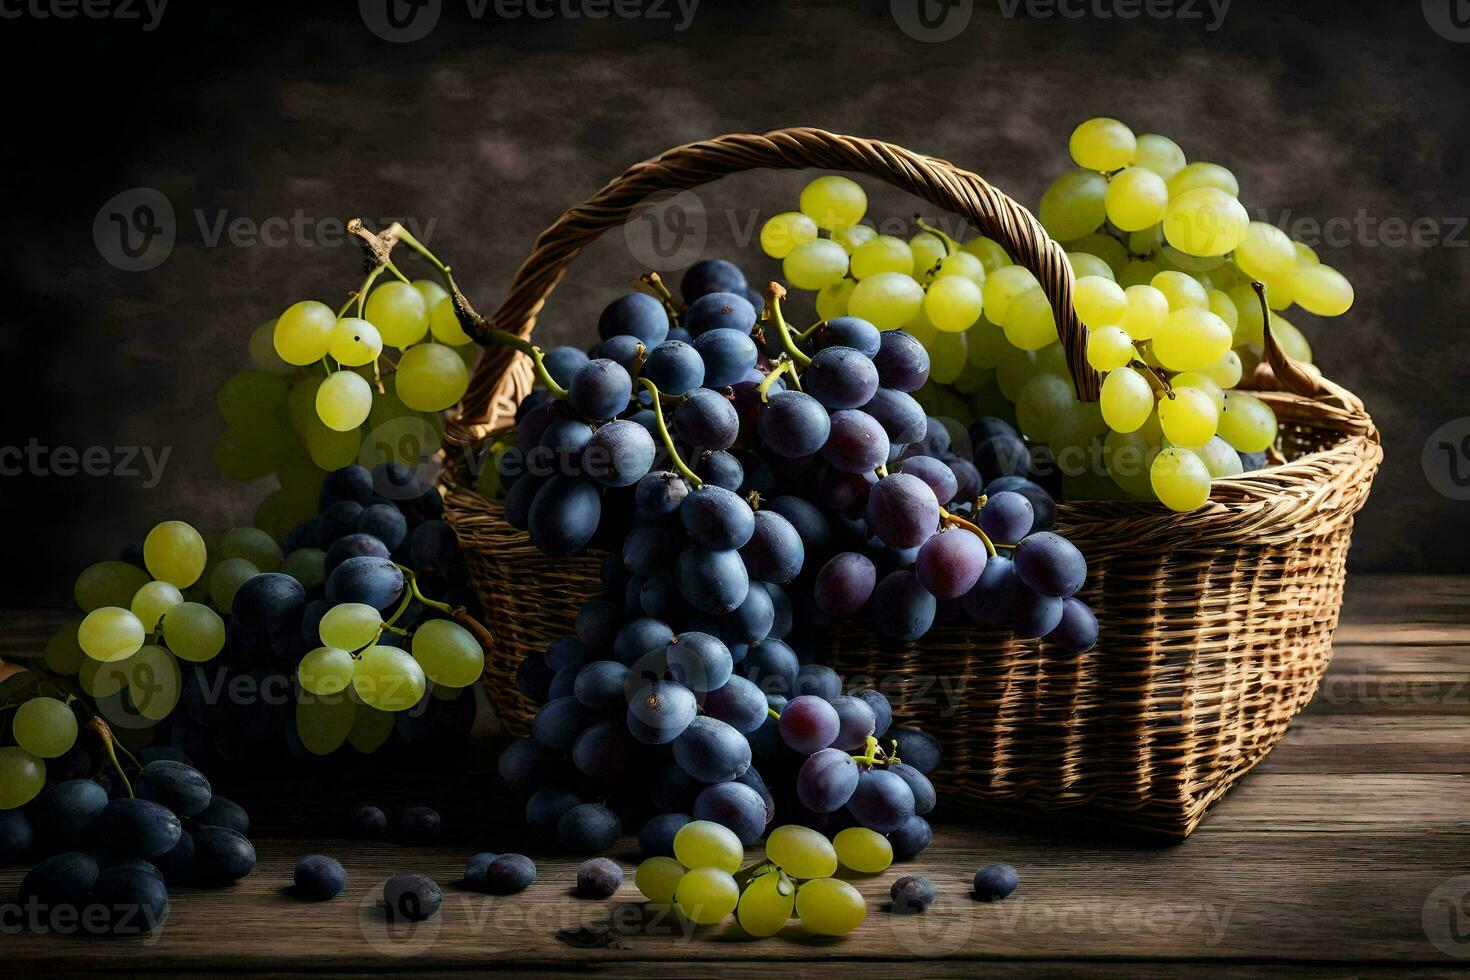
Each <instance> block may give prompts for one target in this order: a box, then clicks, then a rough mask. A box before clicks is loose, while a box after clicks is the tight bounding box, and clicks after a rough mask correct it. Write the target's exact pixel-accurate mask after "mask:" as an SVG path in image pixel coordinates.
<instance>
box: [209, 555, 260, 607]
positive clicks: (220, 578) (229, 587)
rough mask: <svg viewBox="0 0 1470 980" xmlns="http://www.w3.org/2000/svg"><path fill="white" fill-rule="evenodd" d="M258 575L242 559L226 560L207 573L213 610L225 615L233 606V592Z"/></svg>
mask: <svg viewBox="0 0 1470 980" xmlns="http://www.w3.org/2000/svg"><path fill="white" fill-rule="evenodd" d="M259 574H260V569H258V568H256V567H255V566H254V565H252V564H251V563H250V562H248V561H246V560H245V559H244V558H226V559H225V560H224V561H222V562H220V563H219V564H218V565H216V566H214V571H212V572H210V573H209V599H210V603H211V604H212V605H213V606H214V608H215V609H217V610H219V611H220V612H221V613H227V612H229V611H230V609H231V607H233V606H234V604H235V592H236V591H238V590H239V588H240V586H242V585H244V584H245V582H246V580H248V579H251V578H254V577H255V576H257V575H259Z"/></svg>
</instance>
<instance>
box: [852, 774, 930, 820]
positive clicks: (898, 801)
mask: <svg viewBox="0 0 1470 980" xmlns="http://www.w3.org/2000/svg"><path fill="white" fill-rule="evenodd" d="M847 810H848V812H849V813H851V814H852V815H853V816H854V817H856V818H857V821H858V823H860V824H862V825H863V826H864V827H867V828H869V829H870V830H876V831H878V833H880V834H887V833H891V832H892V831H895V830H897V829H898V828H900V827H902V826H903V825H904V823H905V821H907V820H908V818H909V817H912V816H913V815H914V793H913V790H911V789H909V784H908V783H906V782H904V780H903V779H902V778H901V777H899V776H896V775H894V774H893V773H891V772H888V771H887V770H884V769H872V770H869V771H868V772H865V773H863V774H862V775H861V776H860V777H858V784H857V789H855V790H854V791H853V794H852V799H850V800H848V801H847Z"/></svg>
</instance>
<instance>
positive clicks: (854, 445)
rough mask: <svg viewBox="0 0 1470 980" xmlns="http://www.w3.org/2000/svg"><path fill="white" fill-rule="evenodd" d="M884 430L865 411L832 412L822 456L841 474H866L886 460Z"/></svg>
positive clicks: (844, 410)
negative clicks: (830, 428) (829, 428)
mask: <svg viewBox="0 0 1470 980" xmlns="http://www.w3.org/2000/svg"><path fill="white" fill-rule="evenodd" d="M888 445H889V443H888V433H886V432H884V431H883V426H881V425H879V424H878V420H877V419H875V418H873V416H871V415H869V414H868V413H867V412H860V411H857V410H855V409H841V410H839V411H836V412H833V413H832V431H831V433H830V434H829V435H828V436H827V442H826V444H825V445H824V446H822V458H823V459H825V460H826V461H827V462H829V463H831V464H832V465H833V466H835V467H836V468H837V469H839V470H842V471H843V472H845V473H870V472H872V471H873V470H876V469H877V468H878V467H879V466H882V465H883V464H884V463H886V462H888Z"/></svg>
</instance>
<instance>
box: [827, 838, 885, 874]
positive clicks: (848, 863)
mask: <svg viewBox="0 0 1470 980" xmlns="http://www.w3.org/2000/svg"><path fill="white" fill-rule="evenodd" d="M832 846H833V847H834V848H836V850H837V860H839V861H841V862H842V866H843V867H844V868H848V869H851V870H853V871H856V872H858V873H860V874H865V875H876V874H881V873H883V872H884V871H887V870H888V867H889V865H891V864H892V863H893V845H892V844H890V843H888V838H887V837H884V836H883V835H882V834H880V833H878V832H876V831H873V830H869V829H868V828H867V827H848V828H847V829H846V830H842V831H839V832H838V834H837V836H836V837H834V838H832Z"/></svg>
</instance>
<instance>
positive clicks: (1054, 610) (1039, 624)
mask: <svg viewBox="0 0 1470 980" xmlns="http://www.w3.org/2000/svg"><path fill="white" fill-rule="evenodd" d="M1061 621H1062V600H1061V597H1059V596H1054V595H1042V594H1041V593H1040V592H1037V591H1036V590H1034V589H1031V588H1028V587H1027V586H1025V585H1019V584H1018V585H1017V587H1016V595H1015V597H1014V598H1013V599H1012V600H1011V630H1012V632H1014V633H1015V634H1016V637H1017V638H1018V639H1022V640H1035V639H1039V638H1040V637H1043V636H1045V635H1046V634H1048V633H1050V632H1051V631H1052V630H1054V629H1056V628H1057V624H1058V623H1060V622H1061Z"/></svg>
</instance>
